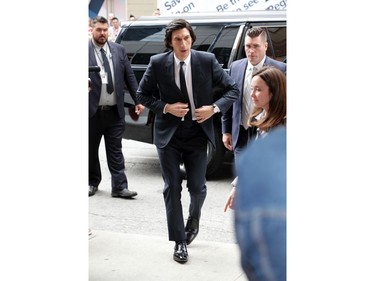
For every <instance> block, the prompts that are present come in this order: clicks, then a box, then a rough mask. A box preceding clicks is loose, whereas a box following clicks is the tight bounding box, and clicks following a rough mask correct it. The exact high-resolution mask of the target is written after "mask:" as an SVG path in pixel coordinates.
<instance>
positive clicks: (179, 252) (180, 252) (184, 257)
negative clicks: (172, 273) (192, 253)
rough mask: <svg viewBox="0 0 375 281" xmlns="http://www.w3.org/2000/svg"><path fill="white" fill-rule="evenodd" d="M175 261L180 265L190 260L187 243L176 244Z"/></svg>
mask: <svg viewBox="0 0 375 281" xmlns="http://www.w3.org/2000/svg"><path fill="white" fill-rule="evenodd" d="M173 259H174V260H175V261H176V262H179V263H185V262H187V261H188V259H189V255H188V252H187V248H186V242H176V245H175V246H174V253H173Z"/></svg>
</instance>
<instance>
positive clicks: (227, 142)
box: [223, 133, 233, 151]
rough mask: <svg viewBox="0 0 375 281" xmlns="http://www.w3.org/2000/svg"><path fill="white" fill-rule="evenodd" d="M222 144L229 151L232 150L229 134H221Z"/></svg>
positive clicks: (230, 135)
mask: <svg viewBox="0 0 375 281" xmlns="http://www.w3.org/2000/svg"><path fill="white" fill-rule="evenodd" d="M223 144H224V146H225V147H226V148H227V149H228V150H229V151H232V150H233V146H232V134H229V133H225V134H223Z"/></svg>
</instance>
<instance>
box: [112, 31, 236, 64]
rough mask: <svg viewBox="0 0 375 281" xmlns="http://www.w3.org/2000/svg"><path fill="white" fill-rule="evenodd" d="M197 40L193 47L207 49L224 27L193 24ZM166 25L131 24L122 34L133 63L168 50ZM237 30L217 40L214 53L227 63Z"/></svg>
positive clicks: (222, 62) (123, 43) (122, 39)
mask: <svg viewBox="0 0 375 281" xmlns="http://www.w3.org/2000/svg"><path fill="white" fill-rule="evenodd" d="M192 27H193V29H194V33H195V35H196V41H195V42H194V44H193V46H192V48H193V49H195V50H199V51H207V50H208V49H209V48H210V47H211V45H212V43H213V42H214V41H215V40H216V38H217V35H218V34H219V32H220V31H221V29H222V25H220V24H218V25H213V24H209V25H194V24H192ZM164 35H165V27H164V26H131V27H127V28H126V30H125V31H124V32H123V33H122V34H121V35H120V36H121V39H120V42H119V40H118V41H117V42H119V43H120V44H122V45H123V46H124V47H125V49H126V52H127V54H128V57H129V60H130V62H131V63H132V64H146V65H147V64H148V63H149V61H150V57H151V56H153V55H155V54H159V53H163V52H166V51H168V49H167V48H165V46H164ZM235 36H236V32H235V31H234V30H233V29H231V30H226V31H224V32H223V33H222V34H221V37H220V40H219V41H218V42H216V44H215V48H214V49H213V53H214V54H215V55H216V56H217V58H218V61H219V62H220V63H221V64H223V65H226V64H227V63H228V58H227V56H228V54H230V51H231V49H232V46H233V40H234V38H235Z"/></svg>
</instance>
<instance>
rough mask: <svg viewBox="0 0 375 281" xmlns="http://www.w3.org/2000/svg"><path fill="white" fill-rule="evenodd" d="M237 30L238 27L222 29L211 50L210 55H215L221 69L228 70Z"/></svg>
mask: <svg viewBox="0 0 375 281" xmlns="http://www.w3.org/2000/svg"><path fill="white" fill-rule="evenodd" d="M238 29H239V26H227V27H224V28H223V30H222V31H221V33H220V34H219V35H218V39H217V41H216V42H215V45H214V47H213V49H212V53H214V54H215V56H216V59H217V60H218V62H219V63H220V64H221V65H222V67H223V68H228V61H229V58H230V53H231V52H232V49H233V44H234V41H235V39H236V36H237V33H238Z"/></svg>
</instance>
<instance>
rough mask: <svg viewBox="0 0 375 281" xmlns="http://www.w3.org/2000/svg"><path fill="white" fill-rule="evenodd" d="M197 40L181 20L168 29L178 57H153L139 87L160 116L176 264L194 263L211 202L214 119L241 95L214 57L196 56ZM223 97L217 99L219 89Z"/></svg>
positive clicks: (158, 139)
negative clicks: (191, 253)
mask: <svg viewBox="0 0 375 281" xmlns="http://www.w3.org/2000/svg"><path fill="white" fill-rule="evenodd" d="M195 39H196V36H195V34H194V31H193V29H192V26H191V25H190V23H189V22H187V21H186V20H183V19H176V20H173V21H172V22H170V23H169V24H168V25H167V27H166V33H165V38H164V42H165V46H166V47H167V48H169V49H172V51H170V52H167V53H163V54H158V55H155V56H152V57H151V59H150V63H149V65H148V68H147V70H146V72H145V74H144V76H143V78H142V80H141V82H140V84H139V88H138V92H137V94H138V100H139V101H140V102H141V103H142V104H143V105H145V106H146V107H149V108H150V109H151V110H152V111H153V112H155V115H156V117H155V121H154V144H155V145H156V147H157V151H158V155H159V159H160V166H161V171H162V175H163V179H164V190H163V196H164V202H165V207H166V213H167V223H168V233H169V240H170V241H175V248H174V253H173V258H174V260H175V261H177V262H180V263H185V262H187V261H188V252H187V248H186V245H189V244H190V243H191V242H192V241H193V240H194V239H195V237H196V236H197V234H198V231H199V219H200V216H201V208H202V205H203V202H204V200H205V198H206V193H207V188H206V178H205V174H206V166H207V152H206V150H207V142H208V141H210V142H211V143H212V144H213V145H215V138H214V127H213V118H212V116H213V115H214V114H215V113H218V112H225V111H227V110H228V108H229V107H230V106H231V105H232V103H233V102H234V101H235V100H236V99H237V98H238V95H239V89H238V87H237V85H236V83H235V82H234V81H233V79H232V78H231V77H230V76H229V75H228V74H227V73H226V72H225V71H224V70H223V69H222V67H221V66H220V65H219V63H218V62H217V60H216V58H215V56H214V55H213V54H211V53H206V52H201V51H196V50H192V49H191V46H192V44H193V43H194V42H195ZM214 87H218V88H220V89H221V90H222V95H221V96H220V98H218V99H217V100H214V99H213V89H214ZM181 162H183V163H184V164H185V168H186V176H187V188H188V190H189V194H190V206H189V217H188V220H187V223H186V226H184V218H183V210H182V205H181V191H182V177H181V175H180V163H181Z"/></svg>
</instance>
